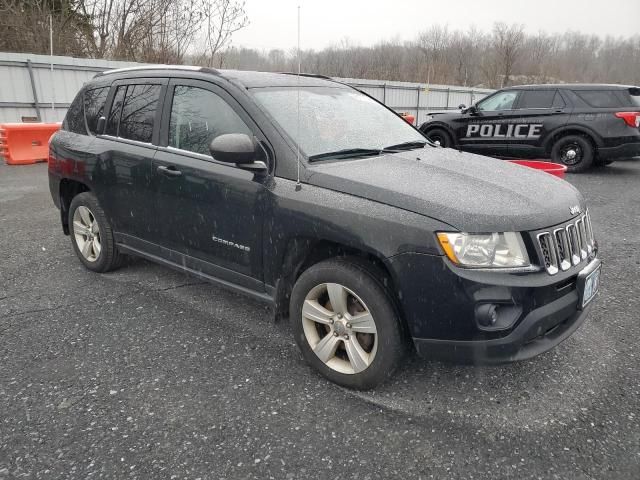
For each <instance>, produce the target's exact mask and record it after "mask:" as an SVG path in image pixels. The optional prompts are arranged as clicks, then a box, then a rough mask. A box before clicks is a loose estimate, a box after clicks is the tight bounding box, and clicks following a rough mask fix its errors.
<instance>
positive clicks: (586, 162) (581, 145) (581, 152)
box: [551, 135, 594, 173]
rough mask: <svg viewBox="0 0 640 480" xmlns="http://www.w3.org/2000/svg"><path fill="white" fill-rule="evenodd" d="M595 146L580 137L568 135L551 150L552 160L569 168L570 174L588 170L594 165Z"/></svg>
mask: <svg viewBox="0 0 640 480" xmlns="http://www.w3.org/2000/svg"><path fill="white" fill-rule="evenodd" d="M593 155H594V151H593V146H592V145H591V142H589V140H587V139H586V138H584V137H582V136H580V135H567V136H566V137H562V138H560V139H558V140H557V141H556V142H555V143H554V144H553V148H552V149H551V160H553V161H554V162H555V163H561V164H562V165H565V166H566V167H567V171H568V172H570V173H579V172H584V171H585V170H587V169H588V168H589V167H590V166H591V164H592V163H593Z"/></svg>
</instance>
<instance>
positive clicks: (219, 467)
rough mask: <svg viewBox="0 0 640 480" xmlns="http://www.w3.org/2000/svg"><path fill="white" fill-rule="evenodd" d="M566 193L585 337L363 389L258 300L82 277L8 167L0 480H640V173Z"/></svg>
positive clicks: (158, 277)
mask: <svg viewBox="0 0 640 480" xmlns="http://www.w3.org/2000/svg"><path fill="white" fill-rule="evenodd" d="M569 181H571V182H572V183H573V184H575V185H576V186H577V187H578V188H579V189H580V190H581V191H582V192H583V193H584V195H585V196H586V197H587V199H588V202H589V204H590V211H591V214H592V218H593V223H594V229H595V233H596V235H597V237H598V238H599V241H600V246H601V258H602V259H603V261H604V270H603V278H602V287H601V292H600V295H599V298H598V299H597V301H596V305H595V306H594V308H593V309H592V313H591V315H590V318H589V319H588V320H587V322H586V323H585V324H584V326H583V327H582V328H581V329H580V330H579V331H578V332H577V333H576V334H575V335H574V336H573V337H571V338H570V339H569V340H567V341H566V342H565V343H564V344H562V345H560V346H559V347H558V348H556V349H555V350H554V351H552V352H549V353H547V354H545V355H542V356H540V357H538V358H536V359H533V360H530V361H527V362H523V363H518V364H512V365H507V366H500V367H473V366H456V365H449V364H442V363H435V362H428V361H424V360H420V359H416V358H412V359H409V360H408V361H407V363H406V365H405V366H404V367H403V368H402V369H401V371H400V372H398V374H397V376H396V377H395V378H394V380H393V381H391V382H389V383H387V384H385V385H383V386H382V387H381V388H379V389H378V390H376V391H373V392H366V393H356V392H351V391H347V390H345V389H342V388H340V387H337V386H335V385H333V384H330V383H328V382H326V381H325V380H323V379H321V378H320V377H318V376H317V375H315V374H314V373H313V372H312V371H311V370H310V369H309V368H308V367H307V365H306V364H305V363H304V362H303V360H302V358H301V356H300V354H299V353H298V351H297V349H296V347H295V345H294V343H293V341H292V339H291V337H290V335H289V333H288V330H287V326H286V324H284V323H279V324H274V323H273V322H272V320H271V317H270V314H269V311H268V310H267V309H265V307H264V306H262V305H261V304H258V303H255V302H254V301H252V300H248V299H246V298H243V297H240V296H238V295H236V294H233V293H229V292H227V291H224V290H222V289H219V288H216V287H213V286H211V285H208V284H204V283H202V282H200V281H198V280H196V279H193V278H190V277H186V276H184V275H182V274H180V273H176V272H174V271H171V270H168V269H165V268H163V267H160V266H156V265H154V264H151V263H148V262H145V261H142V260H134V261H132V262H130V264H129V265H128V266H126V267H125V268H122V269H120V270H118V271H116V272H113V273H110V274H106V275H97V274H93V273H91V272H89V271H87V270H85V269H84V268H83V267H82V266H81V264H80V262H79V261H78V260H77V259H76V258H75V256H74V254H73V251H72V249H71V244H70V241H69V239H68V237H65V236H64V235H63V234H62V231H61V229H60V226H59V218H58V212H57V210H56V209H55V207H54V206H53V204H52V202H51V198H50V195H49V191H48V186H47V177H46V165H42V164H40V165H34V166H22V167H8V166H5V165H0V261H1V262H2V263H0V479H4V478H176V479H183V478H185V479H197V478H201V479H205V478H229V479H230V478H259V479H264V478H276V479H288V478H305V479H306V478H321V479H331V478H341V479H343V478H358V479H378V478H381V479H386V478H423V479H428V478H434V479H443V478H464V479H485V478H493V479H497V478H517V479H529V478H532V479H536V478H544V479H547V478H553V479H556V478H557V479H563V480H564V479H595V478H597V479H637V478H639V477H640V473H639V472H640V369H639V366H640V349H639V348H638V337H639V336H640V322H638V320H639V314H638V312H639V311H640V300H639V295H638V293H639V291H640V290H639V287H638V285H639V283H640V253H639V252H640V218H639V214H638V212H640V162H627V163H622V162H619V163H615V164H613V165H611V166H609V167H606V168H601V169H598V170H594V171H593V172H592V173H589V174H583V175H579V176H570V177H569Z"/></svg>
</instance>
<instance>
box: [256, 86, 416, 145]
mask: <svg viewBox="0 0 640 480" xmlns="http://www.w3.org/2000/svg"><path fill="white" fill-rule="evenodd" d="M297 92H298V89H297V88H295V87H287V88H261V89H254V90H253V92H252V93H253V95H254V97H255V98H256V100H257V101H258V103H260V104H261V105H262V106H263V107H264V108H265V109H266V110H267V112H268V113H269V114H270V115H271V116H272V117H273V119H274V120H275V121H276V122H277V123H278V124H279V125H280V126H281V127H282V129H284V131H285V132H286V133H287V135H289V137H291V138H292V139H293V140H294V141H295V140H296V139H297V138H298V123H297V122H298V114H297V105H298V94H297ZM406 142H422V143H424V142H425V138H424V137H423V136H422V135H421V134H420V132H418V131H416V130H415V129H414V128H412V127H411V126H410V125H409V124H408V123H407V122H406V121H404V120H403V119H402V118H400V117H398V116H397V115H395V114H394V113H393V112H391V111H389V110H387V109H386V108H384V107H383V106H382V105H380V104H379V103H377V102H376V101H375V100H372V99H371V98H369V97H367V96H366V95H363V94H361V93H359V92H357V91H355V90H351V89H346V88H335V87H303V88H301V89H300V138H299V140H298V143H299V145H300V149H301V150H302V151H303V152H304V154H305V155H306V156H307V157H313V156H316V155H322V154H326V153H329V152H338V151H345V150H354V149H363V150H364V149H367V150H374V149H377V150H381V149H383V148H385V147H388V146H390V145H398V144H402V143H406Z"/></svg>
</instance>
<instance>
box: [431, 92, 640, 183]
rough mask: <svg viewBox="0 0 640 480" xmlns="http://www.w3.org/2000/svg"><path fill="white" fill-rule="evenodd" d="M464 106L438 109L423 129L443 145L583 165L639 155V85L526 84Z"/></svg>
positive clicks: (570, 167) (570, 166) (575, 167)
mask: <svg viewBox="0 0 640 480" xmlns="http://www.w3.org/2000/svg"><path fill="white" fill-rule="evenodd" d="M460 107H461V108H462V112H461V113H445V114H438V115H434V116H433V118H432V119H430V120H429V121H427V122H425V123H423V124H422V125H421V126H420V130H421V131H422V132H424V134H425V135H426V136H427V137H428V138H429V139H430V140H432V141H434V142H437V143H439V144H440V145H442V146H443V147H455V148H459V149H461V150H465V151H468V152H475V153H481V154H485V155H492V156H498V157H512V158H514V157H515V158H551V160H553V161H554V162H556V163H562V164H564V165H566V166H567V168H568V171H569V172H582V171H585V170H586V169H588V168H589V167H590V166H592V165H593V164H594V163H595V164H600V165H605V164H609V163H611V162H612V161H614V160H617V159H623V158H632V157H634V156H636V155H640V88H638V87H630V86H622V85H593V84H586V85H572V84H563V85H521V86H516V87H510V88H505V89H503V90H499V91H497V92H495V93H494V94H492V95H490V96H489V97H486V98H484V99H482V100H481V101H479V102H478V103H477V104H476V105H473V106H471V107H469V108H465V106H464V105H461V106H460Z"/></svg>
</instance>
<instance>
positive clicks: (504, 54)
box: [492, 22, 524, 87]
mask: <svg viewBox="0 0 640 480" xmlns="http://www.w3.org/2000/svg"><path fill="white" fill-rule="evenodd" d="M492 42H493V48H494V51H495V59H496V61H497V62H498V64H497V71H498V72H499V75H500V76H501V85H500V86H501V87H503V86H507V85H509V82H510V81H511V74H512V73H513V68H514V66H515V64H516V61H517V59H518V53H519V51H520V49H521V48H522V44H523V42H524V26H522V25H511V26H508V25H506V24H504V23H501V22H499V23H496V24H494V26H493V35H492Z"/></svg>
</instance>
